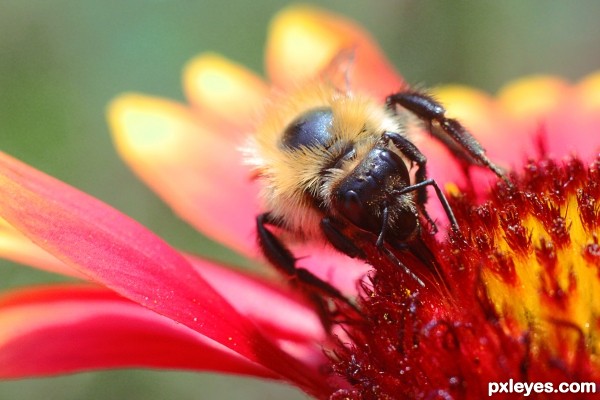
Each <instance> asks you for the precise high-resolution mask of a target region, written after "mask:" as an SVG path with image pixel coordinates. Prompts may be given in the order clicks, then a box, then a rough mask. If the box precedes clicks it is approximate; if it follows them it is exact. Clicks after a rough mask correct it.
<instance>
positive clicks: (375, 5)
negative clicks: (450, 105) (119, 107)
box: [0, 0, 600, 400]
mask: <svg viewBox="0 0 600 400" xmlns="http://www.w3.org/2000/svg"><path fill="white" fill-rule="evenodd" d="M257 3H258V4H257ZM286 4H289V2H286V1H278V0H261V1H259V2H248V1H245V0H228V1H223V0H219V1H217V0H203V1H192V0H145V1H143V0H124V1H117V0H107V1H102V2H100V1H93V0H72V1H67V0H54V1H48V0H0V149H2V150H4V151H6V152H8V153H10V154H12V155H14V156H16V157H18V158H20V159H22V160H24V161H26V162H27V163H29V164H31V165H33V166H35V167H37V168H39V169H41V170H43V171H46V172H47V173H49V174H51V175H54V176H56V177H58V178H60V179H62V180H64V181H66V182H68V183H70V184H72V185H74V186H76V187H78V188H80V189H82V190H84V191H86V192H88V193H90V194H92V195H94V196H96V197H98V198H100V199H102V200H104V201H105V202H107V203H109V204H111V205H113V206H115V207H116V208H118V209H120V210H122V211H123V212H124V213H126V214H128V215H130V216H132V217H134V218H135V219H137V220H138V221H140V222H142V223H143V224H144V225H146V226H148V227H149V228H150V229H151V230H153V231H154V232H156V233H157V234H159V235H160V236H162V237H164V238H166V239H167V240H168V241H169V242H170V243H172V244H173V245H175V246H178V247H181V248H184V249H186V250H189V251H194V252H198V253H202V254H210V255H211V256H212V257H215V258H220V259H224V260H229V261H240V259H239V257H236V256H235V255H232V254H230V253H228V252H227V251H225V250H224V249H223V248H220V247H218V246H216V245H215V244H214V243H211V242H210V241H208V240H206V239H204V238H202V237H201V236H200V235H199V234H198V233H196V232H195V231H193V230H192V229H191V228H189V227H188V226H186V225H185V223H183V222H182V221H180V220H178V219H177V218H176V217H175V216H173V214H172V213H171V212H170V210H169V209H168V208H167V207H166V206H164V205H163V204H162V203H161V202H160V200H158V199H157V198H156V197H155V196H154V195H153V194H152V193H151V192H150V191H149V190H147V189H146V188H145V187H144V186H143V185H142V184H141V183H139V182H138V181H137V180H136V179H135V177H134V176H133V175H132V174H131V173H130V172H129V171H128V169H127V168H126V167H125V165H124V164H123V163H122V162H121V161H120V160H119V158H118V157H117V156H116V154H115V153H114V151H113V148H112V144H111V142H110V138H109V134H108V131H107V127H106V122H105V116H104V110H105V106H106V104H107V102H108V101H109V100H110V99H111V98H112V97H114V96H115V95H117V94H119V93H121V92H124V91H139V92H145V93H149V94H153V95H159V96H165V97H169V98H174V99H178V100H183V96H182V90H181V88H180V71H181V69H182V66H183V65H184V63H185V62H186V61H187V60H189V59H190V58H192V57H193V56H194V55H196V54H198V53H199V52H202V51H206V50H214V51H217V52H220V53H222V54H224V55H225V56H227V57H230V58H232V59H234V60H236V61H238V62H241V63H242V64H245V65H248V66H249V67H250V68H252V69H253V70H255V71H258V72H260V71H262V51H263V43H264V41H265V35H266V30H267V24H268V22H269V19H270V18H271V16H272V15H273V14H274V13H275V12H276V11H277V10H279V9H280V8H282V7H283V6H285V5H286ZM314 4H319V5H321V6H323V7H326V8H328V9H330V10H334V11H337V12H340V13H342V14H345V15H347V16H349V17H351V18H354V19H356V20H358V21H359V22H360V23H361V24H363V25H364V26H366V27H367V28H368V29H369V30H370V31H371V32H372V34H373V36H374V37H375V38H377V39H378V40H379V42H380V43H381V45H382V47H383V48H384V50H385V51H386V52H387V54H388V55H389V57H390V59H391V60H392V61H393V63H394V64H395V65H396V66H397V68H398V70H399V71H402V73H403V74H404V75H405V76H406V78H407V80H408V81H409V82H413V83H419V84H424V85H427V86H433V85H436V84H438V83H447V82H458V83H464V84H469V85H473V86H476V87H480V88H483V89H485V90H488V91H492V92H493V91H495V90H497V89H498V88H499V87H500V86H501V85H502V84H503V83H505V82H507V81H509V80H511V79H514V78H517V77H521V76H523V75H528V74H536V73H552V74H558V75H561V76H564V77H566V78H568V79H579V78H580V77H582V76H583V75H585V74H587V73H589V72H591V71H594V70H596V69H597V68H598V67H599V66H600V51H599V45H600V24H598V19H599V18H600V2H598V1H595V0H589V1H585V0H578V1H575V2H566V1H560V0H555V1H552V0H529V1H522V0H503V1H493V0H490V1H484V0H470V1H442V0H434V1H424V0H412V1H411V0H404V1H401V0H397V1H391V0H390V1H383V0H381V1H377V2H366V1H362V2H359V1H348V0H338V1H335V0H330V1H321V2H315V3H314ZM58 279H60V278H58V277H55V276H51V275H49V274H45V273H42V272H39V271H34V270H29V269H27V268H23V267H22V266H17V265H13V264H10V263H7V262H4V261H0V288H1V289H6V288H14V287H19V286H23V285H27V284H31V283H38V282H48V281H56V280H58ZM1 329H2V327H0V330H1ZM42 398H43V399H60V400H67V399H126V398H127V399H132V400H137V399H143V400H154V399H167V398H169V399H196V400H199V399H217V398H224V399H225V398H226V399H236V398H243V399H246V400H248V399H282V398H285V399H303V398H305V396H304V395H303V394H301V393H299V392H297V391H295V390H294V389H291V388H288V387H285V386H282V385H276V384H273V383H265V382H258V381H255V380H250V379H241V378H233V377H223V376H216V375H211V374H192V373H182V372H164V371H138V370H134V371H108V372H99V373H85V374H78V375H74V376H67V377H59V378H51V379H32V380H20V381H10V382H2V383H0V400H3V399H42Z"/></svg>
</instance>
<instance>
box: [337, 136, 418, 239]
mask: <svg viewBox="0 0 600 400" xmlns="http://www.w3.org/2000/svg"><path fill="white" fill-rule="evenodd" d="M409 185H410V176H409V173H408V169H407V168H406V165H405V164H404V161H402V159H401V158H400V156H398V155H397V154H396V153H394V152H393V151H391V150H390V149H388V148H385V147H375V148H374V149H372V150H371V151H370V152H369V153H368V154H367V155H366V157H365V158H364V159H363V160H362V161H361V162H360V163H359V164H358V165H357V166H356V168H355V169H354V170H353V171H352V172H351V173H350V174H349V175H348V176H347V177H346V178H345V179H344V180H343V181H342V182H341V183H340V184H339V185H338V186H337V187H336V189H335V190H334V193H333V207H334V208H335V210H336V211H337V212H338V213H339V214H340V215H342V216H343V217H344V218H345V219H347V220H348V221H350V222H351V223H352V224H354V225H355V226H357V227H358V228H360V229H362V230H365V231H368V232H371V233H373V234H375V235H378V234H379V233H380V232H381V230H382V228H383V224H384V223H387V224H388V227H387V228H388V232H389V234H390V238H395V239H398V240H402V239H405V238H407V237H409V236H410V235H412V234H413V233H414V232H415V230H416V229H417V228H418V224H419V220H418V216H417V215H418V213H417V209H416V206H415V204H414V201H413V195H414V193H412V192H409V193H405V194H401V195H398V194H397V192H398V191H399V190H401V189H403V188H405V187H407V186H409ZM385 208H387V213H388V219H387V222H386V221H384V217H383V214H384V209H385Z"/></svg>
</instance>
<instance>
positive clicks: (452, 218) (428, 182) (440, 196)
mask: <svg viewBox="0 0 600 400" xmlns="http://www.w3.org/2000/svg"><path fill="white" fill-rule="evenodd" d="M426 186H433V188H434V189H435V194H436V195H437V198H438V200H439V201H440V203H442V207H443V208H444V212H445V213H446V216H448V219H449V220H450V224H451V225H452V229H453V230H455V231H458V222H456V217H455V216H454V212H453V211H452V208H451V207H450V204H449V203H448V199H446V196H444V192H442V190H441V189H440V187H439V186H438V184H437V182H436V181H434V180H433V179H425V180H424V181H423V182H419V183H415V184H414V185H410V186H407V187H405V188H403V189H400V190H397V191H395V192H394V193H395V194H397V195H402V194H404V193H408V192H412V191H414V190H421V188H424V187H426ZM423 208H424V207H421V210H420V211H421V212H423V210H422V209H423ZM430 219H431V217H430Z"/></svg>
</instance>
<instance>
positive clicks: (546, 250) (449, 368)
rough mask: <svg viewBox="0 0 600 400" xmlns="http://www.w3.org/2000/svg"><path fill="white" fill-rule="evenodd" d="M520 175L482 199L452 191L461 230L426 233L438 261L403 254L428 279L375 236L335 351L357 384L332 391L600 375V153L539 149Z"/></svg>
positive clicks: (422, 390)
mask: <svg viewBox="0 0 600 400" xmlns="http://www.w3.org/2000/svg"><path fill="white" fill-rule="evenodd" d="M510 180H511V182H512V187H510V186H508V185H506V184H505V183H503V182H501V183H498V185H497V187H496V188H494V189H493V190H492V191H491V193H489V194H488V195H487V198H486V200H485V202H484V204H482V205H476V204H475V203H474V201H473V199H474V198H475V196H474V194H473V193H474V191H473V190H468V191H467V192H462V193H460V192H456V193H455V194H454V195H452V196H450V199H449V200H450V203H451V207H452V209H453V211H454V214H455V216H456V219H457V221H458V224H459V227H460V230H459V232H450V233H449V235H448V237H447V238H446V239H445V240H444V241H443V242H437V241H436V238H434V237H432V236H430V235H428V234H427V233H423V234H422V237H421V239H420V240H421V242H422V245H424V246H425V247H426V248H427V249H428V252H429V253H430V254H431V257H433V259H434V261H433V262H429V263H425V262H423V257H419V256H418V255H416V254H417V253H418V252H416V251H409V252H406V254H399V255H398V256H399V259H401V260H402V262H403V263H404V264H405V265H406V267H407V268H409V269H410V270H411V271H413V272H414V273H415V274H417V275H419V276H420V277H422V278H423V281H425V282H428V283H427V285H426V287H424V288H423V287H419V286H418V285H416V284H415V283H414V282H413V279H411V278H410V276H407V275H408V274H407V273H406V272H405V271H403V270H402V268H397V266H394V265H391V264H390V263H389V262H387V261H386V260H385V259H384V258H382V257H380V256H378V255H377V254H378V253H377V251H376V250H373V249H371V248H370V245H368V244H365V246H366V247H367V249H366V251H365V253H367V254H369V261H370V263H371V264H372V265H373V266H374V272H373V275H372V276H371V277H370V279H368V280H367V281H366V282H365V283H364V285H363V286H364V289H365V294H364V295H363V296H362V297H361V299H360V300H359V306H360V308H361V311H362V313H363V315H362V316H361V317H360V318H355V319H354V320H353V322H352V323H350V324H348V326H347V327H346V328H345V329H346V332H347V333H348V336H349V337H350V339H351V343H350V344H347V343H345V344H341V343H340V345H339V346H338V347H337V348H336V349H335V350H334V351H332V352H331V354H333V355H335V356H332V360H333V366H334V370H335V371H337V372H338V373H339V374H341V375H343V376H345V377H346V379H347V380H348V381H349V382H350V383H351V385H352V387H353V389H352V390H342V391H340V392H338V393H336V394H335V395H334V396H333V397H332V398H350V399H354V398H356V399H363V398H365V399H367V398H464V399H480V398H484V397H486V396H487V387H488V386H487V385H488V383H490V382H507V381H509V380H510V379H513V380H514V381H522V382H535V381H538V382H557V383H560V382H573V381H579V382H584V381H598V380H599V379H600V360H598V357H597V354H599V352H600V345H599V336H600V329H599V327H600V325H599V324H600V319H599V317H598V316H599V315H600V246H599V243H598V236H599V235H600V157H599V158H598V159H596V160H595V162H594V163H593V164H592V165H591V166H589V167H586V166H584V164H583V163H582V162H581V161H580V160H578V159H576V158H573V159H571V160H569V161H567V162H565V163H558V162H555V161H553V160H548V159H543V160H539V161H531V162H530V163H529V164H528V165H527V166H526V167H525V168H524V170H523V171H521V172H520V173H515V174H512V175H511V177H510ZM438 236H440V235H438ZM349 319H351V318H349ZM336 396H338V397H336Z"/></svg>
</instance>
